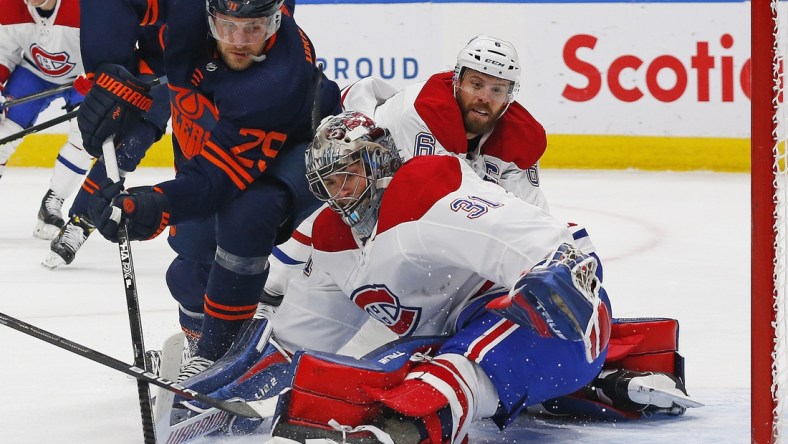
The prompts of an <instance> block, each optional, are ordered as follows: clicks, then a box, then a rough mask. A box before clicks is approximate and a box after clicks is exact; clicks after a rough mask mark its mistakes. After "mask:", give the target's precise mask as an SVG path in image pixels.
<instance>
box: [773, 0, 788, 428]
mask: <svg viewBox="0 0 788 444" xmlns="http://www.w3.org/2000/svg"><path fill="white" fill-rule="evenodd" d="M780 3H784V2H778V1H772V2H771V7H772V13H773V15H774V17H775V21H774V36H775V38H774V58H773V63H772V79H773V82H774V83H773V86H772V87H773V88H774V93H775V94H773V97H774V99H773V101H772V109H773V110H774V113H773V116H774V122H773V123H774V133H773V140H774V141H775V143H774V146H773V148H772V154H773V161H774V163H773V164H772V173H773V187H774V203H775V210H774V213H775V214H774V233H775V245H774V252H775V256H774V275H773V279H774V293H773V296H774V311H775V324H774V329H775V333H776V336H775V340H774V350H773V352H772V363H773V364H772V376H773V377H772V388H771V390H772V397H773V399H774V400H775V411H774V418H775V423H774V428H775V433H776V437H777V439H776V442H778V443H788V429H787V428H786V426H787V425H788V420H786V419H784V418H785V414H786V413H788V402H786V395H788V393H786V392H788V345H786V333H787V332H786V321H788V307H786V298H788V295H787V294H786V285H787V284H788V278H787V277H788V274H787V271H788V270H787V267H786V254H788V243H787V241H788V236H786V232H788V219H787V218H786V206H787V205H786V203H787V202H788V199H787V197H788V192H787V191H786V190H787V189H788V187H787V186H786V152H785V145H786V130H785V128H786V124H787V123H788V120H786V114H788V113H786V111H785V107H784V106H782V102H783V101H782V97H783V89H784V85H783V76H782V71H783V68H782V67H783V58H784V56H783V54H785V50H786V48H787V47H788V32H787V31H788V14H787V13H786V12H787V11H786V8H785V5H781V4H780Z"/></svg>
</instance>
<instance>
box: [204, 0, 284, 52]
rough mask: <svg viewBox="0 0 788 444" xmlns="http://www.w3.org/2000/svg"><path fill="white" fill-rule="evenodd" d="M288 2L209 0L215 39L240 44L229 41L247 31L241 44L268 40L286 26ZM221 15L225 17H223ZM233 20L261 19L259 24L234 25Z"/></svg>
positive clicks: (274, 0) (207, 6)
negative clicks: (283, 23) (241, 31)
mask: <svg viewBox="0 0 788 444" xmlns="http://www.w3.org/2000/svg"><path fill="white" fill-rule="evenodd" d="M283 4H284V0H206V3H205V6H206V9H207V11H208V24H209V27H210V29H211V36H213V38H215V39H216V40H221V41H224V42H228V43H236V42H235V41H233V40H232V39H229V38H228V34H234V33H235V30H237V29H238V28H240V29H242V30H243V34H242V36H243V37H241V39H242V40H244V41H242V42H241V43H251V42H253V41H255V40H258V39H260V38H262V39H264V40H268V38H269V37H271V36H272V35H274V33H275V32H276V31H278V30H279V26H280V25H281V23H282V10H281V8H282V5H283ZM217 15H221V16H222V18H219V17H218V16H217ZM233 19H259V23H257V22H245V23H233V22H232V21H233Z"/></svg>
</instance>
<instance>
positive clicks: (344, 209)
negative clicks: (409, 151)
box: [306, 111, 402, 238]
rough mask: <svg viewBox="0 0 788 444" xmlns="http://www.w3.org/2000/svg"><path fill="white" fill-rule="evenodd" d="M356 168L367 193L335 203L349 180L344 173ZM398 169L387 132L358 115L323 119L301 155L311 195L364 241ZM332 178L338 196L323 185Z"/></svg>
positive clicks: (338, 200) (395, 152)
mask: <svg viewBox="0 0 788 444" xmlns="http://www.w3.org/2000/svg"><path fill="white" fill-rule="evenodd" d="M356 162H361V165H362V166H363V173H360V174H358V175H361V174H363V175H364V177H365V179H366V187H365V188H364V190H363V191H361V192H360V193H356V194H358V196H355V197H340V196H339V192H340V190H341V188H342V187H344V183H345V181H347V180H348V177H349V175H350V174H353V173H349V172H347V171H346V170H347V168H348V167H349V166H350V165H352V164H355V163H356ZM400 165H402V158H401V157H400V155H399V151H398V150H397V147H396V146H395V144H394V139H393V138H392V137H391V134H390V133H389V131H388V130H386V129H384V128H381V127H379V126H378V125H377V124H376V123H375V122H374V121H373V120H372V119H371V118H369V117H367V116H365V115H364V114H362V113H360V112H357V111H345V112H343V113H341V114H338V115H336V116H330V117H327V118H325V119H323V121H322V122H321V123H320V126H319V127H318V128H317V131H316V133H315V137H314V139H312V143H310V144H309V147H308V148H307V150H306V178H307V181H308V182H309V189H310V191H312V194H314V195H315V196H316V197H317V198H318V199H320V200H322V201H324V202H327V203H328V205H329V207H331V209H332V210H334V211H335V212H336V213H338V214H339V215H340V216H342V220H343V221H344V222H345V223H346V224H348V225H349V226H350V227H351V228H353V229H354V230H355V231H356V232H357V233H358V234H359V235H360V236H361V237H363V238H367V237H369V236H371V235H372V230H373V229H374V227H375V224H376V223H377V217H378V211H377V210H378V206H379V205H380V198H381V197H382V195H383V190H385V188H386V187H387V186H388V183H389V181H390V180H391V177H392V176H393V175H394V172H395V171H396V170H397V169H398V168H399V167H400ZM334 175H342V176H340V177H341V178H340V181H339V182H340V183H341V184H342V187H339V188H340V190H337V188H338V187H336V186H333V187H329V186H327V185H326V182H325V180H326V179H327V178H328V177H329V176H334ZM335 183H336V182H335ZM330 188H331V190H330ZM332 190H333V192H332Z"/></svg>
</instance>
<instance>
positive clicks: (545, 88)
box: [60, 0, 750, 171]
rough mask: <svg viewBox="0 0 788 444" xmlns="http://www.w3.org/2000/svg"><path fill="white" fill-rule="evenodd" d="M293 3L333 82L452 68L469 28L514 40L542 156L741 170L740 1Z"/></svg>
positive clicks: (569, 161)
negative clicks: (542, 137) (539, 127)
mask: <svg viewBox="0 0 788 444" xmlns="http://www.w3.org/2000/svg"><path fill="white" fill-rule="evenodd" d="M297 3H298V6H297V8H296V12H295V17H296V20H298V22H299V24H300V26H301V27H302V28H303V29H304V31H305V32H306V33H307V34H308V35H309V36H310V38H311V39H312V41H313V42H314V45H315V49H316V51H317V55H318V61H320V62H322V63H323V64H324V66H325V69H326V73H327V75H328V77H329V78H331V79H334V80H335V81H336V82H337V83H338V84H339V85H340V87H344V86H347V85H349V84H351V83H352V82H354V81H356V80H358V79H360V78H363V77H367V76H377V77H380V78H383V79H386V80H388V81H390V82H391V83H393V84H394V85H395V86H397V87H404V86H406V85H409V84H412V83H414V82H418V81H422V80H425V79H427V78H428V77H429V76H430V75H431V74H433V73H435V72H438V71H443V70H448V69H452V68H453V66H454V62H455V58H456V55H457V53H458V52H459V50H460V49H461V48H462V47H463V46H464V45H465V43H466V42H467V41H468V40H469V39H470V38H471V37H473V36H474V35H476V34H479V33H488V34H491V35H495V36H498V37H501V38H504V39H507V40H510V41H512V42H513V43H514V44H515V46H516V48H517V49H518V52H519V56H520V62H521V65H522V67H523V75H522V80H521V88H520V94H519V96H518V99H519V100H520V101H521V102H522V103H523V104H524V105H525V106H526V108H528V109H529V110H530V111H531V112H532V113H533V115H534V116H535V117H536V118H537V119H538V120H539V121H540V122H541V123H542V124H543V125H544V126H545V128H546V130H547V133H548V135H549V143H550V145H549V149H548V150H547V153H546V155H545V157H544V158H543V166H545V167H550V166H556V167H586V168H588V167H590V168H626V167H637V168H647V169H715V170H728V171H746V170H748V168H749V164H748V162H749V161H748V137H749V131H750V118H749V115H750V114H749V113H750V100H749V72H750V63H749V53H750V34H749V17H750V12H749V8H750V4H749V3H745V2H692V3H685V2H671V3H665V2H655V3H631V2H624V3H597V2H553V1H550V2H545V3H524V2H518V1H507V2H502V3H490V2H486V1H479V2H474V1H471V2H463V3H453V2H445V1H440V2H435V3H400V2H388V3H370V2H366V1H363V0H349V1H348V2H346V3H343V2H342V0H335V1H331V0H306V1H303V2H301V1H299V2H297ZM60 132H65V130H61V131H60ZM151 161H152V160H151V159H147V162H146V163H147V164H150V162H151ZM153 161H154V162H155V160H153Z"/></svg>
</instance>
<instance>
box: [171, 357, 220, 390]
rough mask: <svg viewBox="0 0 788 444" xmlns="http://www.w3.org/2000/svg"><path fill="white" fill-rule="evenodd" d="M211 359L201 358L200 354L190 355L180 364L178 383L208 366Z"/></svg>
mask: <svg viewBox="0 0 788 444" xmlns="http://www.w3.org/2000/svg"><path fill="white" fill-rule="evenodd" d="M212 364H213V361H211V360H210V359H206V358H203V357H202V356H192V357H191V358H189V359H188V360H187V361H185V362H184V363H183V365H182V366H181V372H180V374H178V381H177V382H178V383H179V384H181V383H183V382H184V381H186V380H187V379H189V378H191V377H192V376H194V375H196V374H198V373H201V372H203V371H204V370H205V369H207V368H208V367H210V366H211V365H212Z"/></svg>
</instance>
